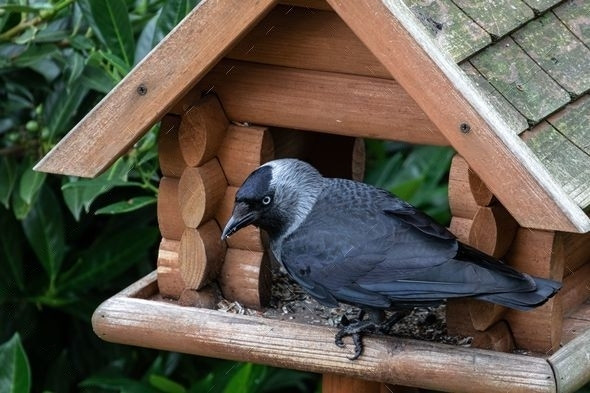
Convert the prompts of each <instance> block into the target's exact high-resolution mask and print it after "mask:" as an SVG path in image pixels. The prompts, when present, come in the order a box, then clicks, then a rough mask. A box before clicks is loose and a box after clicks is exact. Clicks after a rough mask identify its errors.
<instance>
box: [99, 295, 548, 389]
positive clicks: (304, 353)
mask: <svg viewBox="0 0 590 393" xmlns="http://www.w3.org/2000/svg"><path fill="white" fill-rule="evenodd" d="M133 291H134V292H137V291H138V290H137V289H135V288H133ZM92 322H93V327H94V330H95V332H96V333H97V334H98V336H99V337H101V338H102V339H104V340H107V341H111V342H119V343H125V344H130V345H140V346H144V347H150V348H159V349H164V350H168V351H177V352H184V353H191V354H197V355H201V356H209V357H216V358H223V359H231V360H240V361H251V362H255V363H262V364H270V365H273V366H278V367H283V368H291V369H298V370H305V371H312V372H316V373H322V374H324V373H334V374H341V375H347V376H349V377H352V378H363V379H369V380H375V381H381V382H387V383H391V384H397V385H404V386H420V387H422V388H425V389H432V390H443V391H453V392H473V391H478V392H490V393H491V392H498V393H500V392H501V393H505V392H506V391H510V392H514V393H516V392H539V393H540V392H547V393H549V392H555V381H554V380H553V373H552V371H551V368H550V367H549V365H548V364H547V362H546V361H545V360H544V359H542V358H537V357H534V356H521V355H515V354H509V353H498V352H492V351H486V350H479V349H473V348H463V347H455V346H449V345H444V344H438V343H431V342H424V341H416V340H410V339H400V338H393V337H383V336H368V337H366V338H365V340H364V342H365V352H364V354H363V356H362V357H361V358H360V359H358V360H356V361H354V362H351V361H350V360H348V359H347V358H346V356H347V355H348V354H349V349H350V348H348V349H347V348H345V349H341V348H338V347H337V346H335V345H334V329H333V328H330V327H322V326H312V325H306V324H299V323H293V322H284V321H278V320H272V319H267V318H262V317H255V316H246V315H236V314H229V313H223V312H220V311H214V310H204V309H195V308H190V309H189V308H187V307H181V306H177V305H174V304H167V303H161V302H156V301H152V300H145V299H137V298H127V297H123V296H118V297H114V298H111V299H109V300H107V301H106V302H104V303H103V304H102V305H101V306H100V307H99V308H98V309H97V311H96V312H95V313H94V315H93V318H92ZM345 342H346V343H347V344H348V346H350V341H348V340H346V341H345Z"/></svg>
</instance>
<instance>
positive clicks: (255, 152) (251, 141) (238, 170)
mask: <svg viewBox="0 0 590 393" xmlns="http://www.w3.org/2000/svg"><path fill="white" fill-rule="evenodd" d="M217 158H218V159H219V162H220V163H221V166H222V167H223V173H224V174H225V176H226V178H227V181H228V183H229V185H230V186H236V187H239V186H241V185H242V183H243V182H244V180H246V177H248V175H249V174H250V173H252V172H253V171H254V170H255V169H256V168H258V167H259V166H260V165H262V164H264V163H265V162H267V161H270V160H272V159H273V158H274V147H273V141H272V136H271V134H270V131H269V130H268V128H266V127H241V126H236V125H230V126H229V127H228V128H227V133H226V135H225V138H224V140H223V143H222V144H221V146H220V148H219V150H218V151H217Z"/></svg>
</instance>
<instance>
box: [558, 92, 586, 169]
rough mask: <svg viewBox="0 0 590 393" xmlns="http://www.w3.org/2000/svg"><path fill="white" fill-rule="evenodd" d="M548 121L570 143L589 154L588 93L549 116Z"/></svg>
mask: <svg viewBox="0 0 590 393" xmlns="http://www.w3.org/2000/svg"><path fill="white" fill-rule="evenodd" d="M548 121H549V123H551V125H552V126H553V127H555V128H556V129H557V130H558V131H559V132H561V133H562V134H563V135H564V136H565V137H566V138H568V139H569V140H570V141H572V143H574V144H575V145H576V146H578V147H579V148H580V149H582V150H583V151H585V152H586V153H587V154H589V155H590V95H586V96H584V97H582V98H580V99H579V100H578V101H576V102H574V103H573V104H570V105H568V106H566V107H565V108H564V109H562V110H561V111H559V112H557V113H556V114H554V115H553V116H551V117H549V119H548ZM589 159H590V157H589Z"/></svg>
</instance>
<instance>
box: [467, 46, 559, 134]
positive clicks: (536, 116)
mask: <svg viewBox="0 0 590 393" xmlns="http://www.w3.org/2000/svg"><path fill="white" fill-rule="evenodd" d="M470 61H471V63H472V64H473V65H474V66H475V68H477V70H478V71H479V72H480V73H481V74H482V75H483V76H484V77H485V78H486V79H487V80H488V81H489V82H490V83H491V84H492V85H493V86H494V87H495V88H496V89H498V91H499V92H500V93H501V94H502V95H503V96H504V97H505V98H506V99H507V100H508V101H509V102H510V103H511V104H512V105H514V107H515V108H516V109H518V111H519V112H520V113H522V114H523V115H524V116H525V117H526V118H527V119H528V120H529V122H532V123H537V122H539V121H541V120H543V119H544V118H545V117H546V116H547V115H549V114H551V113H552V112H554V111H556V110H557V109H559V108H561V107H562V106H563V105H565V104H567V103H568V102H569V101H570V97H569V94H568V93H567V92H566V91H565V90H563V89H562V88H561V87H560V86H559V85H558V84H557V83H556V82H555V81H554V80H553V79H551V77H550V76H549V75H547V73H545V71H543V70H542V69H541V68H540V67H539V66H538V65H537V64H536V63H535V62H534V61H533V60H532V59H531V58H530V57H529V56H528V55H527V54H526V53H525V52H524V51H523V50H522V49H521V48H520V47H519V46H518V45H516V43H515V42H514V41H513V40H512V39H511V38H510V37H507V38H504V39H503V40H501V41H500V42H497V43H496V44H494V45H492V46H489V47H487V48H486V49H484V50H483V51H482V52H481V53H479V54H478V55H476V56H474V57H473V58H471V59H470Z"/></svg>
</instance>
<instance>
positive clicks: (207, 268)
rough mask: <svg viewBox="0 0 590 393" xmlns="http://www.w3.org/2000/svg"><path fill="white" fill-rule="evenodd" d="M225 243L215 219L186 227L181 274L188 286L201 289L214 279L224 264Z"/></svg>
mask: <svg viewBox="0 0 590 393" xmlns="http://www.w3.org/2000/svg"><path fill="white" fill-rule="evenodd" d="M225 249H226V247H225V243H224V242H222V241H221V229H219V226H218V225H217V223H216V222H215V220H211V221H208V222H206V223H204V224H203V225H201V226H200V227H199V228H197V229H194V228H186V229H185V231H184V233H183V234H182V238H181V239H180V253H179V258H180V274H181V275H182V279H183V281H184V282H185V283H186V288H190V289H200V288H202V287H203V286H205V285H206V284H208V283H210V282H211V281H212V280H214V279H215V278H216V277H217V275H218V274H219V271H220V270H221V265H222V264H223V258H224V255H225Z"/></svg>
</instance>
